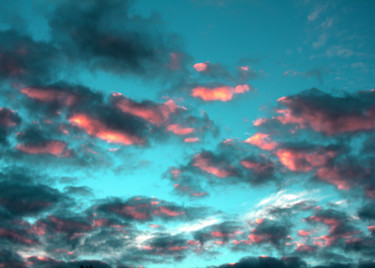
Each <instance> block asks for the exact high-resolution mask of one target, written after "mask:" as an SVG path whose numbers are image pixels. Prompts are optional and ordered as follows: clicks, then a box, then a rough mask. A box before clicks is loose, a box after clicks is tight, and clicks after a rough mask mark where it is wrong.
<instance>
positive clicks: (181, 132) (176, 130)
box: [167, 124, 195, 135]
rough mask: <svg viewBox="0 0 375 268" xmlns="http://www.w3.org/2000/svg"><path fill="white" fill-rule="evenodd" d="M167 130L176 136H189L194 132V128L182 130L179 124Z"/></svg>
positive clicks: (169, 126)
mask: <svg viewBox="0 0 375 268" xmlns="http://www.w3.org/2000/svg"><path fill="white" fill-rule="evenodd" d="M167 130H168V131H170V132H173V133H174V134H176V135H189V134H191V133H193V132H194V131H195V128H190V127H187V128H184V127H182V126H181V125H179V124H171V125H168V126H167Z"/></svg>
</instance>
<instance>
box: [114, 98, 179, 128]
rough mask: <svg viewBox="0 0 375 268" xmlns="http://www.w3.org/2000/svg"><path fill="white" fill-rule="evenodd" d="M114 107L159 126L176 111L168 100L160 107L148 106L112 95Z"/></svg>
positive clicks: (174, 106)
mask: <svg viewBox="0 0 375 268" xmlns="http://www.w3.org/2000/svg"><path fill="white" fill-rule="evenodd" d="M112 96H113V101H114V103H115V106H116V107H117V108H118V109H119V110H120V111H122V112H124V113H128V114H131V115H133V116H136V117H139V118H142V119H144V120H146V121H148V122H150V123H151V124H154V125H158V126H159V125H161V124H163V123H165V122H166V121H168V119H169V117H170V115H171V114H172V113H174V112H176V110H177V109H178V107H179V106H178V105H177V104H176V103H175V102H174V101H173V100H168V101H166V102H165V103H163V104H160V105H148V104H146V103H138V102H134V101H132V100H130V99H128V98H125V97H123V96H122V95H121V94H120V95H119V94H116V93H115V94H113V95H112Z"/></svg>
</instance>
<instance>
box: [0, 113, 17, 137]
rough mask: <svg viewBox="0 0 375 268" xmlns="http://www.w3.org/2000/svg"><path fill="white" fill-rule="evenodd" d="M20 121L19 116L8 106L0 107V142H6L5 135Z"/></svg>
mask: <svg viewBox="0 0 375 268" xmlns="http://www.w3.org/2000/svg"><path fill="white" fill-rule="evenodd" d="M20 123H21V118H20V117H19V116H18V114H17V113H16V112H14V111H13V110H11V109H9V108H0V144H6V143H7V136H8V134H9V133H10V132H11V131H12V130H13V128H14V127H16V126H17V125H19V124H20Z"/></svg>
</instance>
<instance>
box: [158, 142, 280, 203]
mask: <svg viewBox="0 0 375 268" xmlns="http://www.w3.org/2000/svg"><path fill="white" fill-rule="evenodd" d="M246 147H247V146H246V144H243V143H239V142H238V143H237V142H236V141H232V142H224V143H220V144H219V145H218V146H217V148H216V150H212V151H208V150H202V151H200V152H198V153H197V154H195V155H194V156H191V160H190V161H189V162H188V163H187V164H185V165H181V166H177V167H172V168H170V170H169V171H168V172H167V173H166V175H165V176H166V177H167V178H169V179H170V180H171V182H173V184H174V187H175V190H176V191H177V192H178V193H179V194H184V195H189V196H193V197H194V196H195V197H201V196H205V195H206V194H203V193H205V192H206V190H205V188H206V187H207V184H210V185H228V184H229V185H234V184H248V185H255V186H256V185H264V184H267V183H271V182H276V183H278V179H277V176H276V172H275V165H274V163H273V161H271V160H270V159H269V158H268V157H267V156H265V155H261V154H260V155H256V154H248V149H247V148H248V147H247V148H246ZM205 178H206V179H205ZM208 178H210V179H208ZM211 178H212V179H211ZM199 193H202V194H199Z"/></svg>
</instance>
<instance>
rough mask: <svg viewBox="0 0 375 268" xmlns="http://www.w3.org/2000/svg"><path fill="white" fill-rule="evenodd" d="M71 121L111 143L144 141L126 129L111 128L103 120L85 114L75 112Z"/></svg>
mask: <svg viewBox="0 0 375 268" xmlns="http://www.w3.org/2000/svg"><path fill="white" fill-rule="evenodd" d="M69 122H70V123H71V124H72V125H74V126H77V127H79V128H81V129H83V130H84V131H85V132H86V133H87V134H89V135H90V136H95V137H98V138H99V139H102V140H105V141H106V142H109V143H112V142H113V143H121V144H123V145H132V144H142V143H143V140H142V139H141V138H139V137H137V136H134V135H131V134H129V133H126V132H124V131H119V130H114V129H111V128H109V127H107V126H106V125H105V124H104V123H102V122H101V121H99V120H97V119H94V118H92V117H90V116H88V115H85V114H74V115H73V116H72V117H70V118H69Z"/></svg>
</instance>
